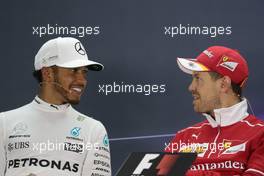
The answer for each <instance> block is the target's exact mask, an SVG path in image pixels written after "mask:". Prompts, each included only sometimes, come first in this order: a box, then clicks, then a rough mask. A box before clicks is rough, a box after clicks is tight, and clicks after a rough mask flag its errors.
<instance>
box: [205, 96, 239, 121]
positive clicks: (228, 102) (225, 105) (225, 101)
mask: <svg viewBox="0 0 264 176" xmlns="http://www.w3.org/2000/svg"><path fill="white" fill-rule="evenodd" d="M240 101H241V99H240V98H239V97H232V98H228V99H223V100H220V102H221V104H220V106H219V107H216V108H214V109H213V110H212V111H210V112H207V114H210V115H211V117H212V118H213V119H215V114H214V110H215V109H221V108H228V107H230V106H233V105H235V104H237V103H239V102H240Z"/></svg>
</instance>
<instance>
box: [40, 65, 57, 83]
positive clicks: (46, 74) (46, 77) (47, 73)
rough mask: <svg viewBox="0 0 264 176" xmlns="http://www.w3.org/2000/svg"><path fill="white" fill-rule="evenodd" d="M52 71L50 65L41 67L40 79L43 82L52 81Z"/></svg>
mask: <svg viewBox="0 0 264 176" xmlns="http://www.w3.org/2000/svg"><path fill="white" fill-rule="evenodd" d="M53 74H54V72H53V69H52V68H51V67H43V68H42V69H41V75H42V80H43V82H53V81H54V80H53V79H54V76H53Z"/></svg>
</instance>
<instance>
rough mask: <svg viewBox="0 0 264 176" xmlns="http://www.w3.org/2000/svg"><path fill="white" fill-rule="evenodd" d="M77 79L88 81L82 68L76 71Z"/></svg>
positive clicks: (83, 81)
mask: <svg viewBox="0 0 264 176" xmlns="http://www.w3.org/2000/svg"><path fill="white" fill-rule="evenodd" d="M75 79H76V81H78V82H82V83H86V82H87V78H86V73H83V72H82V71H81V70H79V71H77V72H76V73H75Z"/></svg>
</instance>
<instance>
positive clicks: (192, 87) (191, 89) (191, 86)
mask: <svg viewBox="0 0 264 176" xmlns="http://www.w3.org/2000/svg"><path fill="white" fill-rule="evenodd" d="M194 89H195V87H194V81H193V80H192V82H191V84H190V85H189V87H188V90H189V91H190V92H193V91H194Z"/></svg>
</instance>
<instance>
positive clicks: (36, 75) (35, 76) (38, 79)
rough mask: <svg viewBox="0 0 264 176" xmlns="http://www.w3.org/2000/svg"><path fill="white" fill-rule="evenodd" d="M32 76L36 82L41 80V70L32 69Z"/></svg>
mask: <svg viewBox="0 0 264 176" xmlns="http://www.w3.org/2000/svg"><path fill="white" fill-rule="evenodd" d="M32 74H33V77H34V78H35V79H36V80H37V81H38V83H41V82H42V73H41V70H37V71H35V70H34V71H33V73H32Z"/></svg>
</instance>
